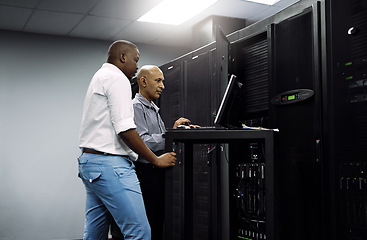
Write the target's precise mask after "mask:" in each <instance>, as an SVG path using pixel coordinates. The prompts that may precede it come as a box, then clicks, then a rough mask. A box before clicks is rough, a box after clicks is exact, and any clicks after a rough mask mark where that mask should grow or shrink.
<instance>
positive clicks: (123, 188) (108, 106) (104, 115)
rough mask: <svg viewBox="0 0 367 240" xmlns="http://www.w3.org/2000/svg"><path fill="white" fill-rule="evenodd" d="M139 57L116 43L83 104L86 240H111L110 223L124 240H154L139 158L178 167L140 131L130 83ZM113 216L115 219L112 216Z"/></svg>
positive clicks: (130, 46) (130, 45)
mask: <svg viewBox="0 0 367 240" xmlns="http://www.w3.org/2000/svg"><path fill="white" fill-rule="evenodd" d="M139 57H140V53H139V50H138V48H137V46H136V45H135V44H133V43H131V42H128V41H124V40H120V41H116V42H114V43H113V44H112V45H111V46H110V48H109V50H108V58H107V63H105V64H103V65H102V67H101V68H100V69H99V70H98V71H97V72H96V73H95V75H94V76H93V78H92V80H91V82H90V85H89V87H88V91H87V94H86V97H85V101H84V108H83V117H82V123H81V128H80V136H79V147H80V148H81V149H82V155H81V156H80V157H79V158H78V162H79V176H80V178H81V179H82V181H83V183H84V185H85V189H86V195H87V198H86V212H85V214H86V215H85V229H84V238H83V239H84V240H88V239H90V240H97V239H101V240H102V239H107V237H108V230H109V224H110V221H111V217H113V219H114V220H115V221H116V223H117V225H118V226H119V227H120V229H121V231H122V233H123V235H124V237H125V239H134V240H137V239H143V240H150V238H151V233H150V226H149V223H148V220H147V216H146V213H145V208H144V202H143V198H142V194H141V190H140V185H139V181H138V179H137V176H136V173H135V169H134V163H133V162H134V161H136V159H137V154H139V156H142V157H143V158H144V159H147V160H148V161H149V162H150V163H152V164H153V165H155V166H157V167H168V166H174V165H175V164H176V157H175V153H165V154H163V155H161V156H159V157H157V156H156V155H155V154H154V153H153V152H152V151H151V150H149V149H148V148H147V147H146V145H145V144H144V142H143V141H142V139H141V138H140V136H139V134H138V133H137V131H136V126H135V123H134V111H133V106H132V100H131V87H130V81H129V79H131V78H132V77H134V75H135V73H136V72H137V69H138V64H137V63H138V61H139ZM111 215H112V216H111Z"/></svg>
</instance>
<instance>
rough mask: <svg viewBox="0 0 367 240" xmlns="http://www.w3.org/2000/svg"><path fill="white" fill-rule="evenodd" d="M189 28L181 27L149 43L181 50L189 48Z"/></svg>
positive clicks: (190, 37)
mask: <svg viewBox="0 0 367 240" xmlns="http://www.w3.org/2000/svg"><path fill="white" fill-rule="evenodd" d="M191 40H192V30H191V27H181V28H176V29H173V30H172V31H170V32H168V33H166V34H162V35H161V36H160V37H158V38H157V39H155V40H154V41H152V42H151V44H156V45H160V46H179V47H183V48H191V44H192V41H191Z"/></svg>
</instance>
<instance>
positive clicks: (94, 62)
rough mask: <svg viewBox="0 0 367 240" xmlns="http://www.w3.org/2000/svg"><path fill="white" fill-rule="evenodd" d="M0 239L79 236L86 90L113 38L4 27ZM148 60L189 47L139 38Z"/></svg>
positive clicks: (1, 43) (0, 77) (162, 59)
mask: <svg viewBox="0 0 367 240" xmlns="http://www.w3.org/2000/svg"><path fill="white" fill-rule="evenodd" d="M0 36H1V37H0V183H1V184H0V194H1V197H0V239H1V240H10V239H11V240H17V239H19V240H24V239H27V240H31V239H35V240H36V239H37V240H40V239H45V240H46V239H47V240H49V239H59V240H60V239H78V238H79V239H80V238H82V234H83V225H84V205H85V203H84V201H85V190H84V186H83V184H82V183H81V181H80V180H79V178H78V177H77V160H76V159H77V157H78V156H79V154H80V151H79V149H78V132H79V124H80V120H81V114H82V106H83V100H84V95H85V93H86V90H87V87H88V84H89V81H90V79H91V77H92V76H93V74H94V72H95V71H96V70H97V69H98V68H99V67H100V66H101V65H102V64H103V63H104V62H105V60H106V52H107V48H108V46H109V45H110V44H111V42H105V41H94V40H86V39H76V38H64V37H54V36H45V35H36V34H26V33H18V32H9V31H0ZM137 45H138V47H139V49H140V53H141V58H140V61H139V66H142V65H144V64H156V65H161V64H162V63H165V62H167V61H169V60H171V59H174V58H177V57H179V56H181V55H182V54H183V53H185V52H187V49H174V48H163V47H156V46H151V45H139V43H137Z"/></svg>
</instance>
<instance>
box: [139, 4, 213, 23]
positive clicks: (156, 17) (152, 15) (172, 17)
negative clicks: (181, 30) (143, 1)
mask: <svg viewBox="0 0 367 240" xmlns="http://www.w3.org/2000/svg"><path fill="white" fill-rule="evenodd" d="M216 1H218V0H164V1H163V2H161V3H160V4H158V5H157V6H155V7H154V8H153V9H151V10H150V11H149V12H147V13H146V14H144V15H143V16H142V17H141V18H139V19H138V21H139V22H152V23H163V24H172V25H179V24H181V23H183V22H185V21H187V20H189V19H190V18H192V17H193V16H195V15H197V14H198V13H200V12H201V11H203V10H205V9H206V8H208V7H209V6H211V5H212V4H214V3H215V2H216Z"/></svg>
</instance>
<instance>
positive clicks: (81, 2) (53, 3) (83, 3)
mask: <svg viewBox="0 0 367 240" xmlns="http://www.w3.org/2000/svg"><path fill="white" fill-rule="evenodd" d="M97 2H98V0H62V1H60V0H42V1H41V2H40V4H39V5H38V9H43V10H52V11H61V12H70V13H87V12H88V11H90V10H91V9H92V8H93V7H94V5H96V3H97Z"/></svg>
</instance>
